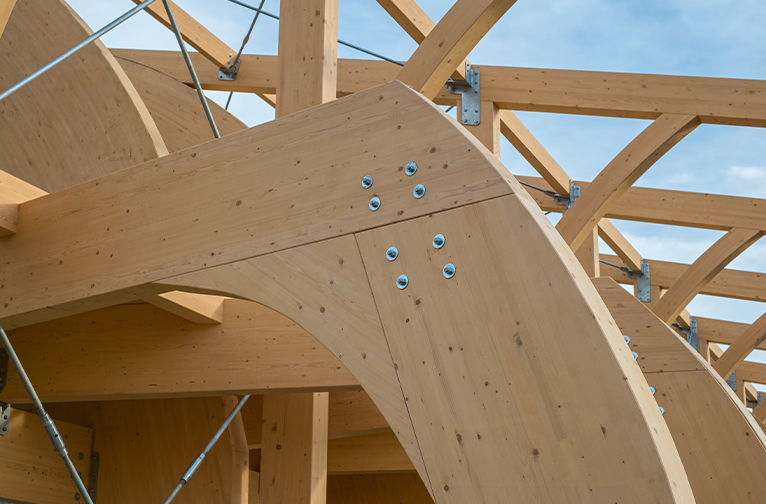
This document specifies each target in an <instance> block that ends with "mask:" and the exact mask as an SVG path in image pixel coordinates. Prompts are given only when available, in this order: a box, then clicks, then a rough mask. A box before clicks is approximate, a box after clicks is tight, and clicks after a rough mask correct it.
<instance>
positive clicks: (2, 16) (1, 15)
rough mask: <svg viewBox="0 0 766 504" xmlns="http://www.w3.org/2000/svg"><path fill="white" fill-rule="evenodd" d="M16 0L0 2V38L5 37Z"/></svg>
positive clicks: (2, 0)
mask: <svg viewBox="0 0 766 504" xmlns="http://www.w3.org/2000/svg"><path fill="white" fill-rule="evenodd" d="M15 5H16V0H0V37H2V36H3V32H4V31H5V25H6V24H8V18H10V17H11V12H13V7H14V6H15Z"/></svg>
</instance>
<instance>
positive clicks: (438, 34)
mask: <svg viewBox="0 0 766 504" xmlns="http://www.w3.org/2000/svg"><path fill="white" fill-rule="evenodd" d="M515 3H516V0H458V1H457V2H456V3H455V4H454V5H453V6H452V7H451V8H450V10H449V11H447V13H446V14H445V15H444V17H443V18H442V19H441V20H440V21H439V22H438V23H437V24H436V26H435V27H434V28H433V30H431V32H430V33H429V34H428V35H427V36H426V38H425V40H423V42H422V43H421V44H420V46H418V48H417V49H416V50H415V52H414V53H413V54H412V56H410V59H409V60H408V61H407V63H405V65H404V68H402V69H401V71H400V72H399V74H398V75H397V76H396V78H397V80H400V81H402V82H404V83H405V84H407V85H409V86H412V87H413V88H414V89H415V90H417V91H419V92H421V93H423V94H424V95H425V96H426V97H427V98H429V99H433V98H434V97H435V96H436V95H437V94H438V93H439V91H440V90H441V89H442V88H443V87H444V83H445V82H446V81H447V79H448V78H449V76H450V75H451V74H452V72H453V71H454V70H455V68H456V67H457V66H458V65H459V64H460V62H462V61H463V60H465V58H466V56H468V53H470V52H471V50H472V49H473V48H474V46H475V45H476V44H477V43H478V42H479V40H481V39H482V37H484V35H485V34H486V33H487V32H488V31H489V30H490V28H492V27H493V26H494V25H495V23H497V21H499V20H500V18H501V17H502V16H503V14H505V13H506V11H507V10H508V9H510V8H511V7H512V6H513V4H515Z"/></svg>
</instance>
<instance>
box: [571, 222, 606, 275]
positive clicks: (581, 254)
mask: <svg viewBox="0 0 766 504" xmlns="http://www.w3.org/2000/svg"><path fill="white" fill-rule="evenodd" d="M575 257H576V258H577V260H578V261H579V262H580V265H581V266H582V268H583V269H584V270H585V274H586V275H588V276H590V277H597V276H600V275H601V264H600V263H599V262H598V259H599V256H598V230H597V229H594V230H592V231H591V232H590V235H589V236H588V237H586V238H585V241H584V242H583V243H582V245H580V247H579V248H578V249H577V250H576V251H575Z"/></svg>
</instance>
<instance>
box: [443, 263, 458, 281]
mask: <svg viewBox="0 0 766 504" xmlns="http://www.w3.org/2000/svg"><path fill="white" fill-rule="evenodd" d="M442 274H443V275H444V278H452V277H453V276H455V265H454V264H452V263H449V264H447V265H446V266H444V268H442Z"/></svg>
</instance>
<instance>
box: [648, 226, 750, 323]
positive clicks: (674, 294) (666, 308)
mask: <svg viewBox="0 0 766 504" xmlns="http://www.w3.org/2000/svg"><path fill="white" fill-rule="evenodd" d="M762 235H763V232H762V231H760V230H753V229H732V230H731V231H729V232H728V233H726V234H725V235H724V236H723V237H721V239H719V240H718V241H717V242H715V243H714V244H713V245H712V246H711V247H710V248H709V249H707V250H706V251H705V252H704V253H703V254H702V255H701V256H700V257H699V258H697V260H696V261H694V263H693V264H692V265H691V266H689V268H688V269H687V270H686V271H685V272H684V273H683V274H682V275H681V276H680V277H679V278H678V280H676V281H675V282H674V283H673V285H671V286H670V288H668V291H667V292H666V293H665V295H663V296H662V297H661V298H660V300H659V302H657V304H656V305H654V307H653V308H652V311H654V313H655V314H656V315H657V316H658V317H659V318H660V319H662V320H663V321H665V322H667V323H671V322H673V321H674V320H675V319H676V317H678V315H680V313H681V312H682V311H683V310H684V308H686V305H688V304H689V302H690V301H691V300H692V299H693V298H694V296H696V295H697V294H699V293H700V292H701V291H702V289H703V288H704V287H705V285H707V284H708V283H709V282H710V281H711V280H712V279H713V278H715V276H716V275H718V273H720V272H721V270H723V269H724V268H725V267H726V265H727V264H729V263H730V262H731V261H733V260H734V259H735V258H736V257H737V256H738V255H739V254H741V253H742V252H744V251H745V250H746V249H747V248H748V247H749V246H750V245H752V244H753V243H755V242H756V241H758V239H759V238H760V237H761V236H762Z"/></svg>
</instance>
